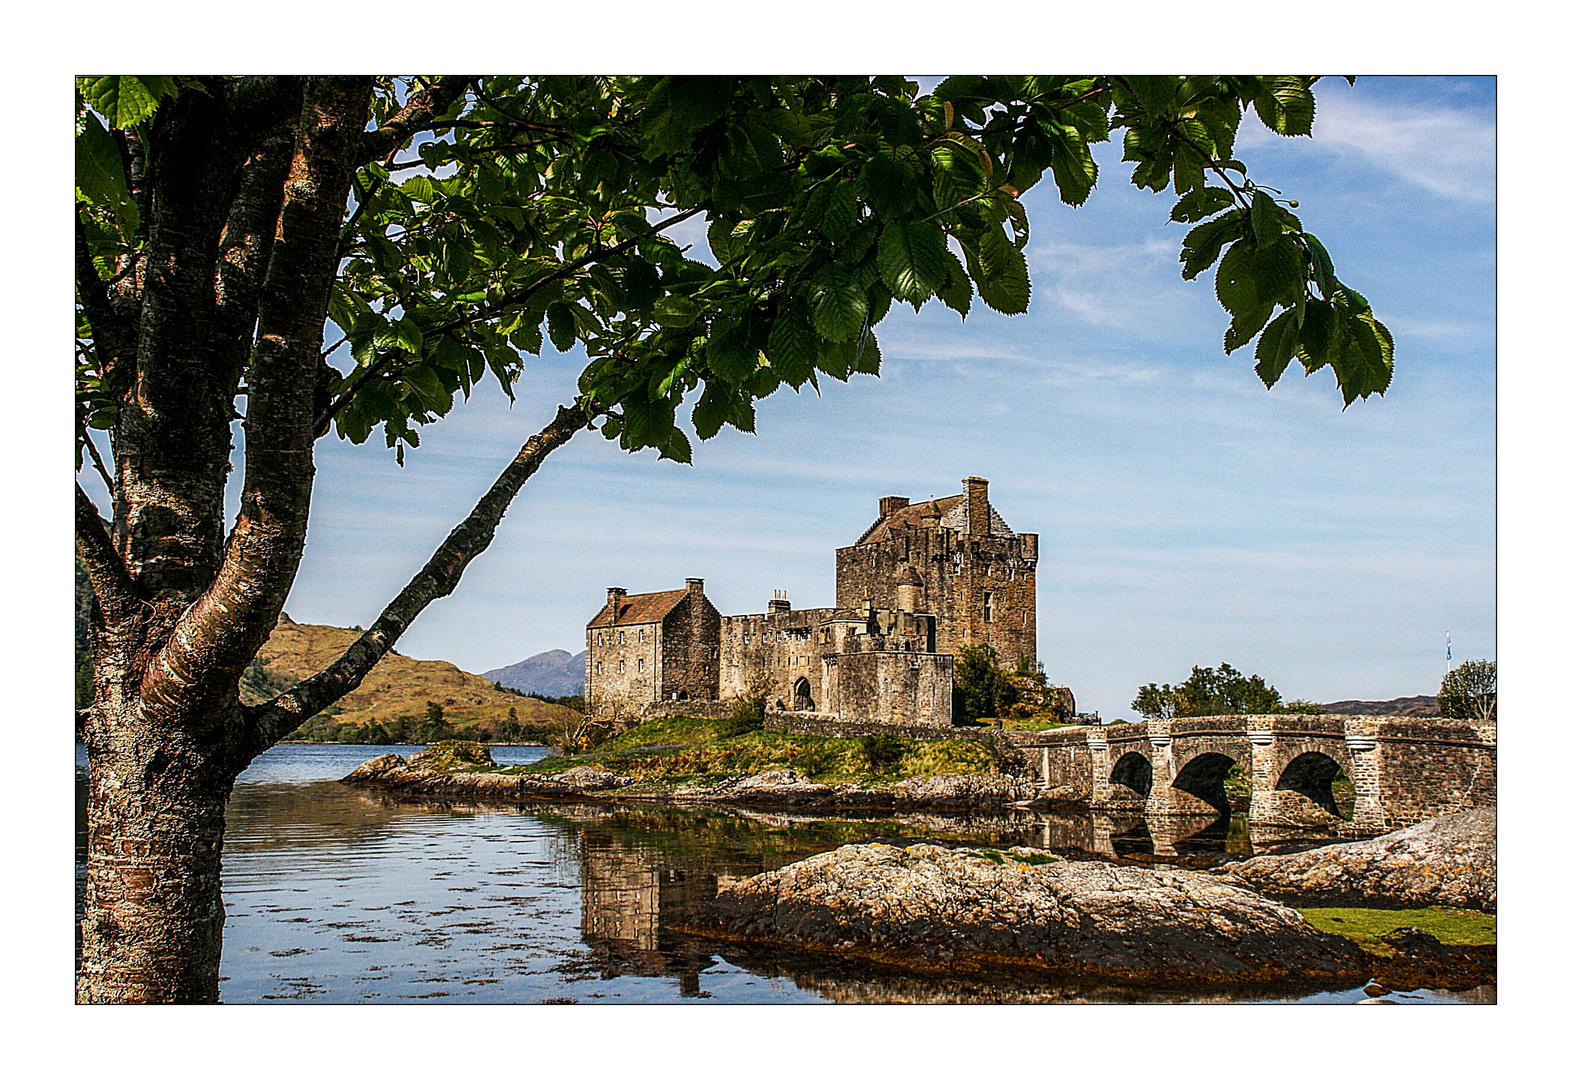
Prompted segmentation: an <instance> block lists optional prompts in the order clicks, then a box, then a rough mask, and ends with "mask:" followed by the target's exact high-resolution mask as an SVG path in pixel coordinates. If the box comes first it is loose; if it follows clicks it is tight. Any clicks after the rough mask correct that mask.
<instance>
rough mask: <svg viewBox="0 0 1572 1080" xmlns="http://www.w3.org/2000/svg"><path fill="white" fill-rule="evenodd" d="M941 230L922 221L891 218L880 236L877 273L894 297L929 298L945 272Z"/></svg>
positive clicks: (901, 298) (917, 299) (943, 277)
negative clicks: (893, 219) (892, 219)
mask: <svg viewBox="0 0 1572 1080" xmlns="http://www.w3.org/2000/svg"><path fill="white" fill-rule="evenodd" d="M946 254H947V251H946V249H945V238H944V231H943V230H942V229H940V228H939V227H938V226H937V225H930V224H928V223H926V222H922V221H914V222H909V223H908V222H903V221H892V222H890V223H889V224H888V225H886V226H885V227H884V232H883V233H882V234H881V235H880V237H879V256H878V258H879V276H880V277H882V278H883V279H884V283H885V284H886V285H888V286H889V287H890V292H892V293H894V294H895V296H896V298H897V299H900V300H906V301H908V302H918V301H922V300H926V299H928V297H930V296H932V295H933V294H934V291H935V290H936V289H938V288H939V286H941V285H943V284H944V282H945V278H946V277H947V276H948V265H947V263H946V260H945V255H946Z"/></svg>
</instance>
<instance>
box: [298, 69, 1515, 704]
mask: <svg viewBox="0 0 1572 1080" xmlns="http://www.w3.org/2000/svg"><path fill="white" fill-rule="evenodd" d="M1318 90H1319V94H1318V96H1319V100H1320V110H1319V115H1318V118H1317V123H1316V135H1315V137H1314V138H1313V139H1309V140H1307V139H1294V140H1286V139H1282V138H1280V137H1278V136H1276V135H1273V134H1271V133H1269V132H1267V131H1266V130H1265V129H1264V128H1262V127H1261V126H1260V125H1259V123H1258V122H1257V121H1256V120H1255V119H1254V118H1253V117H1250V118H1247V119H1246V122H1245V133H1244V134H1243V135H1242V137H1241V140H1240V147H1239V153H1240V156H1242V157H1243V158H1244V159H1245V160H1246V161H1247V162H1248V163H1249V164H1250V166H1251V174H1252V176H1254V177H1255V178H1256V179H1257V180H1258V181H1260V182H1262V183H1265V184H1269V185H1271V186H1274V187H1277V188H1280V189H1281V190H1282V191H1283V192H1284V194H1285V196H1287V197H1292V198H1297V199H1298V200H1300V204H1301V205H1300V209H1299V211H1298V213H1299V214H1300V216H1301V218H1302V219H1303V220H1304V222H1305V224H1306V227H1307V228H1309V229H1310V230H1311V231H1312V232H1315V233H1316V234H1317V235H1319V236H1320V237H1321V238H1322V239H1323V240H1324V241H1325V242H1326V243H1327V245H1328V247H1329V248H1330V249H1331V251H1332V254H1333V257H1334V258H1335V259H1336V262H1337V268H1338V273H1339V276H1340V277H1342V278H1344V279H1345V280H1347V281H1348V282H1349V283H1350V284H1352V285H1354V286H1355V287H1356V288H1358V289H1360V290H1361V291H1362V292H1363V293H1364V294H1365V295H1366V296H1367V297H1368V298H1369V299H1370V301H1371V303H1372V304H1373V306H1374V307H1375V309H1376V312H1377V314H1378V315H1380V316H1381V317H1382V318H1383V319H1384V320H1385V321H1386V322H1387V324H1388V325H1389V326H1390V327H1391V328H1392V330H1393V333H1394V335H1395V336H1396V339H1397V373H1396V377H1395V379H1394V381H1393V385H1392V388H1391V389H1390V390H1389V391H1388V393H1387V394H1386V396H1385V397H1384V398H1374V399H1371V400H1370V401H1366V402H1360V403H1356V404H1355V405H1354V406H1352V407H1351V408H1349V409H1347V410H1346V411H1345V410H1343V409H1342V408H1341V397H1340V396H1339V395H1338V393H1337V391H1336V388H1335V386H1334V385H1333V383H1332V379H1331V374H1330V372H1322V373H1319V374H1317V375H1315V376H1312V377H1310V378H1308V379H1306V378H1303V377H1300V376H1299V375H1297V374H1295V373H1296V372H1297V371H1298V369H1297V368H1294V369H1291V371H1290V373H1289V374H1288V375H1287V376H1285V377H1284V379H1283V381H1282V382H1281V383H1279V385H1278V386H1277V387H1276V388H1274V389H1273V390H1271V391H1270V392H1268V391H1267V390H1266V389H1265V388H1264V387H1263V386H1262V385H1261V384H1260V383H1259V381H1258V380H1257V379H1256V378H1255V375H1254V374H1253V372H1252V371H1251V361H1250V360H1249V359H1248V358H1247V356H1246V352H1244V351H1241V352H1240V353H1237V354H1235V355H1234V356H1233V357H1228V356H1225V355H1224V353H1223V350H1222V345H1221V339H1222V333H1223V329H1224V326H1225V325H1226V317H1225V314H1224V313H1223V311H1222V310H1221V308H1220V307H1219V306H1218V305H1217V303H1216V301H1215V299H1214V298H1213V296H1212V293H1211V275H1210V274H1207V275H1204V276H1203V278H1202V279H1201V280H1199V281H1195V282H1185V281H1183V280H1182V279H1181V278H1180V276H1179V272H1178V265H1177V253H1178V249H1179V245H1180V241H1181V239H1182V237H1183V233H1184V227H1183V226H1179V225H1174V224H1170V223H1169V222H1168V221H1167V211H1168V208H1169V206H1170V205H1171V196H1153V195H1151V194H1150V193H1146V192H1142V191H1138V190H1136V189H1135V188H1134V187H1133V186H1131V185H1130V184H1129V183H1128V174H1127V172H1126V171H1125V169H1124V168H1123V167H1122V166H1121V165H1120V164H1119V162H1118V160H1117V158H1118V151H1117V149H1116V148H1115V147H1114V146H1105V147H1103V148H1101V151H1100V153H1099V159H1100V161H1101V164H1102V166H1103V169H1104V172H1103V178H1102V180H1101V182H1100V184H1099V186H1098V188H1097V190H1096V191H1095V192H1094V193H1093V196H1092V199H1091V201H1090V203H1089V204H1088V206H1086V207H1085V208H1083V209H1080V210H1071V209H1070V208H1067V207H1063V206H1061V205H1059V204H1058V203H1057V202H1056V201H1054V196H1053V194H1052V192H1051V190H1050V189H1049V187H1048V186H1047V185H1045V186H1044V187H1042V188H1040V189H1038V190H1037V191H1034V192H1032V193H1030V194H1029V195H1028V197H1027V201H1028V205H1029V209H1030V212H1031V218H1032V242H1031V245H1030V247H1029V248H1028V251H1027V256H1028V261H1029V263H1030V266H1031V270H1032V278H1033V297H1032V305H1031V311H1030V313H1029V314H1027V315H1023V316H1017V317H1014V318H1006V317H1004V316H999V315H995V314H993V313H992V312H988V311H986V310H984V309H981V307H980V305H979V309H978V310H977V311H975V312H974V314H973V315H972V316H971V317H970V318H969V319H967V320H966V321H965V322H964V323H962V322H961V321H960V320H959V319H958V318H957V317H956V316H955V315H954V314H953V313H951V312H949V311H948V310H946V309H942V308H939V307H938V306H937V305H930V307H928V308H925V309H924V311H923V312H922V313H921V314H920V315H914V314H913V313H912V312H911V311H910V309H906V308H901V309H897V310H896V311H894V312H892V314H891V316H890V317H889V318H888V319H887V320H886V321H885V323H884V324H883V325H881V327H880V328H879V338H880V342H881V344H882V347H883V354H884V370H883V373H882V376H881V377H880V378H878V379H872V378H866V377H864V378H859V379H857V380H855V381H853V382H852V383H850V384H838V383H833V382H831V383H827V384H826V386H825V388H824V392H823V396H822V397H819V396H816V395H815V394H813V393H812V391H811V390H810V391H809V392H807V393H806V394H804V395H801V396H799V395H794V394H793V393H792V392H791V391H790V390H784V391H782V392H780V393H777V394H776V395H775V396H773V397H772V398H770V399H768V400H767V401H764V402H762V403H760V407H759V422H758V434H757V435H745V434H742V433H739V432H736V431H732V430H730V429H728V430H727V431H726V432H724V433H723V434H722V435H721V436H720V437H719V438H717V439H715V440H713V441H712V442H709V443H704V444H698V445H697V451H696V454H695V459H694V466H693V467H687V466H682V465H676V464H673V463H671V462H659V461H656V460H655V455H654V454H653V453H650V452H645V453H641V454H636V455H631V456H630V455H627V454H624V453H621V452H620V451H618V450H617V449H616V448H615V446H614V445H613V444H611V443H608V442H606V441H604V440H602V439H601V438H599V437H598V436H597V435H594V434H593V433H585V434H582V435H580V436H579V437H578V438H576V439H575V440H574V441H573V442H572V443H570V444H569V445H568V446H566V447H564V448H563V449H561V450H559V451H558V452H557V453H556V454H554V455H553V456H552V458H551V459H550V460H549V462H548V463H547V464H546V466H545V467H544V468H543V469H542V470H541V472H540V473H539V474H537V475H536V477H535V478H534V479H532V480H531V481H530V482H529V484H528V485H527V486H526V488H525V489H524V492H523V494H522V495H521V496H520V497H519V499H518V501H517V502H516V503H515V504H514V506H513V508H512V510H511V511H510V512H509V514H508V517H507V519H506V520H505V522H504V524H503V527H502V529H501V530H500V532H499V533H498V536H497V539H496V541H495V543H494V544H493V546H492V548H491V550H490V551H488V552H487V553H486V554H485V555H484V556H483V557H482V558H481V559H480V560H479V561H478V562H477V563H475V564H474V565H473V566H472V567H471V568H470V570H469V572H468V573H467V574H466V575H465V578H464V581H463V583H462V584H461V585H460V587H459V589H458V591H457V592H456V593H455V594H454V595H453V596H450V597H448V598H446V599H444V600H441V601H439V602H437V603H436V604H434V605H433V606H432V607H430V608H428V609H427V611H426V612H425V613H424V614H423V615H422V616H421V617H420V619H419V620H417V622H416V623H415V625H414V626H413V627H412V628H411V629H410V631H409V632H408V633H407V634H406V636H405V637H404V639H403V641H402V642H401V644H400V646H399V648H400V651H401V652H405V653H407V654H409V655H412V656H417V657H427V658H442V659H447V660H451V661H453V662H455V663H457V664H458V665H459V666H461V667H463V668H465V669H467V670H471V671H483V670H486V669H488V668H492V667H497V666H500V665H503V664H507V663H512V662H514V661H517V660H519V659H522V658H523V657H525V656H528V655H531V654H533V653H536V652H540V651H542V650H545V649H551V648H565V649H569V650H573V651H577V650H578V649H580V648H582V647H583V636H584V635H583V626H584V623H585V622H586V621H587V620H588V619H589V618H590V617H591V615H593V613H594V612H595V610H596V609H597V608H598V606H599V604H600V603H601V602H602V601H603V600H604V595H605V594H604V590H605V587H606V586H607V585H608V584H616V585H622V586H625V587H627V588H628V589H630V590H632V591H636V592H642V591H648V590H654V589H664V588H672V587H676V586H678V585H680V584H681V581H682V579H683V578H684V577H687V576H701V577H704V578H705V579H706V583H707V584H706V589H707V591H708V592H709V594H710V595H711V597H712V599H713V600H714V601H715V603H716V604H717V606H718V607H719V608H720V609H721V610H722V611H723V612H727V613H734V612H744V611H756V610H761V609H762V608H763V606H764V603H765V600H766V599H767V598H768V597H769V596H770V594H771V590H772V589H786V590H787V592H788V594H789V595H790V597H791V598H792V600H793V602H794V603H795V604H797V605H798V606H813V605H820V604H827V603H829V602H831V600H832V598H833V592H834V549H835V548H836V547H837V546H840V545H845V544H849V543H851V542H852V541H853V540H855V539H856V537H857V536H858V534H859V533H861V532H862V530H863V529H864V528H866V527H867V525H868V524H869V523H870V522H871V521H872V520H873V518H874V517H875V515H876V504H877V500H878V498H879V497H880V496H881V495H886V494H901V495H907V496H909V497H911V498H913V499H914V500H915V499H918V498H926V497H928V496H934V495H947V494H951V493H954V492H957V491H959V490H960V479H961V477H963V476H966V475H971V474H976V475H980V476H985V477H988V478H989V479H990V480H991V481H992V488H991V495H992V499H993V502H994V504H995V506H996V507H997V508H998V510H999V511H1000V513H1002V514H1003V515H1004V517H1005V519H1006V520H1007V521H1009V522H1010V524H1011V525H1012V526H1013V527H1014V528H1015V529H1017V530H1019V531H1036V532H1039V533H1040V534H1041V535H1042V545H1041V561H1040V564H1039V567H1038V626H1039V645H1038V649H1039V657H1040V659H1041V660H1042V661H1043V663H1044V665H1045V667H1046V670H1047V672H1048V673H1049V675H1050V676H1051V677H1052V678H1054V679H1055V680H1056V681H1059V682H1062V683H1065V684H1067V685H1069V686H1070V687H1071V688H1072V689H1074V691H1075V692H1076V695H1077V699H1078V702H1079V704H1080V707H1081V708H1083V709H1087V710H1092V709H1095V710H1098V711H1100V712H1101V713H1102V714H1103V716H1104V717H1112V716H1128V715H1131V713H1130V710H1129V707H1128V706H1129V702H1130V699H1131V698H1132V697H1133V696H1134V694H1135V691H1136V688H1137V687H1138V686H1139V685H1140V684H1142V683H1145V682H1148V681H1154V680H1155V681H1158V682H1165V681H1170V682H1171V681H1178V680H1179V679H1182V678H1183V677H1184V676H1185V675H1186V674H1187V673H1188V671H1189V668H1190V666H1191V665H1192V664H1203V665H1215V664H1217V663H1220V662H1222V661H1227V662H1229V663H1232V664H1234V665H1235V666H1236V667H1239V668H1242V669H1244V670H1245V671H1247V672H1259V673H1260V674H1262V675H1263V676H1265V677H1266V679H1267V680H1268V681H1269V682H1271V683H1273V684H1275V685H1276V686H1277V687H1278V689H1279V690H1281V691H1282V692H1283V694H1284V696H1285V697H1290V698H1292V697H1303V698H1310V699H1316V700H1332V699H1337V698H1348V697H1364V698H1385V697H1392V696H1398V695H1405V694H1418V693H1434V692H1435V688H1436V686H1437V684H1438V683H1439V681H1440V678H1441V675H1442V673H1443V672H1444V670H1445V656H1444V642H1445V637H1444V635H1445V633H1446V631H1447V630H1451V632H1452V636H1453V640H1454V643H1455V655H1456V656H1457V657H1458V658H1459V659H1464V658H1472V657H1480V656H1489V657H1493V656H1494V655H1495V634H1496V618H1495V609H1496V593H1495V583H1494V576H1495V560H1496V536H1495V500H1496V489H1495V440H1496V427H1495V407H1496V395H1495V379H1496V357H1495V329H1496V327H1495V288H1496V261H1495V242H1496V232H1495V213H1496V202H1495V188H1494V185H1495V86H1494V80H1491V79H1477V80H1464V79H1437V78H1389V79H1361V80H1360V81H1359V83H1358V85H1357V86H1355V87H1353V88H1349V87H1347V86H1346V85H1345V84H1343V83H1342V82H1341V80H1336V81H1333V80H1327V81H1323V82H1322V83H1321V84H1319V87H1318ZM684 239H685V241H691V242H695V243H697V244H698V245H699V246H700V247H702V232H701V231H700V230H698V229H694V230H692V231H690V232H689V233H688V234H686V235H685V237H684ZM582 362H583V356H582V353H578V352H574V353H570V354H567V355H565V356H558V355H555V354H552V353H551V352H550V346H549V345H548V346H547V355H546V356H544V357H542V358H540V359H538V360H536V359H533V358H531V359H530V361H529V367H528V370H527V372H526V375H525V378H524V380H523V383H522V384H521V386H520V388H519V401H518V403H517V404H515V405H513V406H512V407H511V408H510V407H509V405H508V403H507V401H506V400H505V399H504V398H503V397H502V395H501V394H500V392H496V391H494V390H487V391H484V392H481V393H477V395H476V396H475V397H474V398H473V399H472V400H471V402H469V403H468V404H467V405H465V406H463V407H461V408H459V409H457V410H456V411H455V412H454V414H453V415H451V416H450V417H449V418H448V419H447V420H445V421H443V422H442V423H440V424H438V425H436V426H434V427H432V428H430V429H428V430H427V431H425V432H423V433H422V445H421V448H420V449H419V450H417V451H415V452H413V453H412V454H410V455H409V456H408V458H407V463H406V465H405V466H404V467H403V468H402V469H401V468H399V467H398V466H397V465H396V464H395V462H394V461H393V459H392V455H391V453H389V452H387V451H385V450H383V449H381V448H380V446H379V445H378V444H377V440H376V439H375V438H373V440H372V442H370V443H368V444H367V445H366V446H363V447H352V446H350V445H349V444H347V443H342V442H339V441H337V440H335V439H331V438H330V439H329V440H325V441H324V442H323V443H321V444H319V454H318V470H319V471H318V480H317V487H316V495H315V502H314V513H313V521H312V528H311V533H310V538H309V540H308V544H307V550H306V557H305V560H304V562H303V564H302V567H301V572H300V576H299V579H298V580H297V582H296V585H295V588H294V591H293V593H292V594H291V596H290V599H289V603H288V611H289V613H290V615H291V616H292V617H293V618H295V619H297V620H300V621H306V622H327V623H336V624H340V625H350V624H362V625H364V624H366V623H369V622H370V621H371V620H372V619H373V618H374V617H375V616H376V614H377V612H378V611H379V610H380V608H381V607H382V605H383V604H384V603H386V601H387V600H388V599H389V598H390V597H391V596H392V595H393V594H394V593H395V592H396V591H397V590H398V588H399V587H400V586H401V585H402V584H403V583H404V582H405V581H406V580H407V579H408V577H409V576H410V575H411V574H412V573H413V572H414V571H415V570H416V569H418V568H419V566H420V565H421V564H422V563H423V562H424V561H425V559H426V558H427V557H428V556H429V554H430V552H431V550H432V549H433V548H434V547H435V545H436V544H437V543H439V542H440V541H441V539H442V537H443V536H445V535H446V533H447V531H448V530H449V529H450V528H451V527H452V525H453V524H454V523H455V522H456V521H458V520H459V519H460V518H461V517H462V516H463V515H464V513H466V512H467V510H468V508H469V507H470V506H471V505H472V503H473V502H474V500H475V498H476V497H478V495H479V494H480V493H481V492H482V491H484V490H485V488H486V486H487V485H488V484H489V483H490V481H491V480H492V479H493V477H494V476H495V474H496V473H497V472H498V471H499V470H500V469H501V468H502V467H503V465H504V464H505V463H506V462H507V461H508V459H509V458H510V457H511V456H512V454H513V453H515V452H516V450H517V448H518V446H519V444H520V443H521V442H522V441H523V440H524V439H525V438H526V437H528V435H529V434H530V433H532V432H533V431H535V430H536V429H537V428H538V427H540V426H541V425H542V424H543V423H544V422H545V421H546V419H548V418H549V416H550V415H551V413H552V412H553V410H554V409H555V407H556V405H557V404H558V403H559V402H562V401H566V400H568V398H569V397H570V396H571V393H572V387H573V384H574V380H575V379H576V376H577V373H578V370H579V368H580V367H581V366H582Z"/></svg>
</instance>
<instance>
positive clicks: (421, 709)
mask: <svg viewBox="0 0 1572 1080" xmlns="http://www.w3.org/2000/svg"><path fill="white" fill-rule="evenodd" d="M358 637H360V632H359V631H358V630H345V629H343V628H341V627H337V626H313V625H311V624H308V623H297V622H295V621H294V620H293V619H291V618H290V617H289V616H288V615H280V616H279V619H278V626H276V627H275V628H274V630H273V633H272V635H271V636H270V637H269V638H268V639H267V641H266V642H265V643H264V644H263V646H262V649H261V651H260V652H258V653H257V662H256V663H255V664H253V665H252V667H251V668H250V669H248V671H247V673H246V679H245V680H244V681H243V683H242V685H241V699H242V700H243V701H247V702H255V701H259V700H265V699H266V698H268V697H271V696H272V695H273V694H275V693H278V692H279V691H281V690H286V689H288V688H289V687H291V686H294V685H295V684H296V683H297V682H299V681H300V680H302V679H304V678H307V677H308V676H311V675H314V674H316V673H317V672H318V671H321V670H322V669H323V668H324V667H326V666H327V665H328V664H330V663H332V662H333V661H334V660H336V659H337V658H338V657H339V655H340V654H342V653H343V651H344V650H345V649H347V648H349V646H350V645H351V644H353V643H354V641H355V639H357V638H358ZM491 684H492V679H491V677H490V676H486V677H485V678H482V677H480V676H478V675H471V674H470V673H469V672H467V671H461V670H459V669H458V668H457V667H456V666H454V665H453V664H450V663H448V662H447V661H446V660H415V659H413V658H411V657H408V656H405V655H403V654H402V653H399V652H394V651H390V652H389V653H388V654H387V655H386V656H384V657H383V658H382V659H381V660H379V661H377V665H376V666H375V667H373V668H372V669H371V671H370V672H369V673H368V674H367V675H366V677H365V679H364V680H362V681H361V684H360V686H359V687H357V688H356V689H354V690H351V691H350V692H349V693H348V694H346V695H344V697H343V698H341V699H340V700H339V701H338V703H337V709H338V712H337V714H336V722H337V723H339V724H346V723H347V724H362V723H365V722H366V721H368V720H373V719H378V718H380V719H381V720H383V721H387V720H396V719H398V718H400V717H413V718H419V717H421V716H423V715H424V714H425V711H426V703H427V702H433V701H434V702H436V703H437V704H439V705H441V706H442V707H443V713H444V716H445V718H446V720H447V721H448V723H450V724H452V725H453V726H454V727H455V728H457V729H458V731H459V734H460V735H461V736H462V735H463V733H464V729H465V727H466V726H467V725H469V724H471V723H476V722H480V721H485V722H487V723H492V724H494V723H496V722H497V721H500V720H503V719H505V718H507V716H508V715H509V710H512V711H513V715H514V716H516V717H517V719H518V720H519V721H520V722H521V723H524V724H537V725H561V724H564V723H566V722H568V721H569V720H571V719H572V718H573V717H575V716H577V715H578V714H577V713H575V712H574V711H573V710H572V709H568V708H564V707H563V706H561V705H548V704H546V703H545V702H543V701H534V700H531V699H530V698H523V697H516V696H514V695H513V694H503V693H498V692H497V691H496V690H495V689H494V688H493V687H492V685H491Z"/></svg>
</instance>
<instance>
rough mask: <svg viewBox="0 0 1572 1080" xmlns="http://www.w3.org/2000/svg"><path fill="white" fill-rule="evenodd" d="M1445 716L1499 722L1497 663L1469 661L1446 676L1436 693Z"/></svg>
mask: <svg viewBox="0 0 1572 1080" xmlns="http://www.w3.org/2000/svg"><path fill="white" fill-rule="evenodd" d="M1436 706H1437V707H1438V708H1439V709H1440V710H1441V715H1442V716H1451V717H1456V718H1457V719H1459V720H1478V721H1482V722H1485V723H1495V719H1496V662H1495V661H1494V660H1465V661H1463V662H1462V663H1461V664H1459V665H1457V667H1455V668H1453V669H1452V670H1451V671H1449V672H1447V673H1446V677H1445V678H1443V679H1442V680H1441V689H1440V690H1438V691H1437V692H1436Z"/></svg>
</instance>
